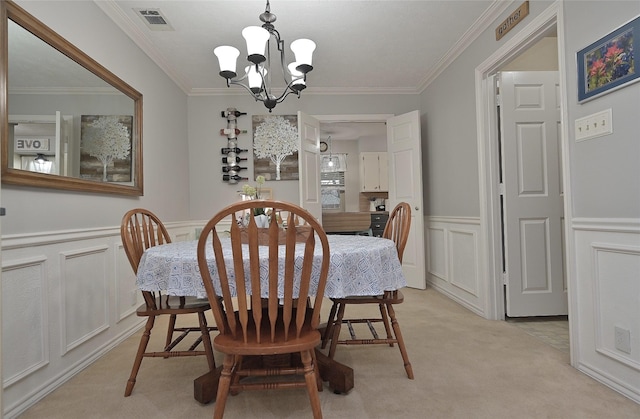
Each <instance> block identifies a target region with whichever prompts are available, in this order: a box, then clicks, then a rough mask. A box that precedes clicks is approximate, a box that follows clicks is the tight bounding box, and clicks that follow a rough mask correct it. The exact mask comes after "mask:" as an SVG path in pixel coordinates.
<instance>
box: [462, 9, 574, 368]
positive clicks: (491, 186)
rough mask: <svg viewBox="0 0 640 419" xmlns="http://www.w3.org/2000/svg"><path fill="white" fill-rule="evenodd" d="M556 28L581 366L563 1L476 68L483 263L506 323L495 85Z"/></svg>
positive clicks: (494, 314) (493, 307) (490, 298)
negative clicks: (516, 60) (501, 70)
mask: <svg viewBox="0 0 640 419" xmlns="http://www.w3.org/2000/svg"><path fill="white" fill-rule="evenodd" d="M553 26H556V28H557V33H558V65H559V69H558V70H559V73H560V89H561V96H562V110H561V116H560V117H561V121H562V142H561V144H562V156H563V162H562V174H563V179H564V185H563V190H564V196H565V202H564V213H565V220H567V222H566V223H565V239H566V245H565V246H566V255H567V256H566V257H567V288H568V292H567V294H568V300H569V319H570V321H569V330H570V336H571V364H572V365H573V366H576V362H577V354H578V350H579V348H578V343H577V342H578V339H577V332H578V328H577V320H578V307H577V304H576V301H575V299H576V296H577V295H576V273H575V242H574V240H575V239H574V237H573V234H571V231H570V225H571V224H572V223H571V220H572V219H573V213H572V193H571V170H570V159H569V145H568V139H569V124H568V123H567V121H568V113H567V112H568V111H567V109H568V101H567V88H566V85H565V80H566V63H565V57H564V54H563V51H564V50H565V48H564V27H563V26H564V23H563V9H562V1H556V2H555V3H553V4H552V5H551V6H549V7H548V8H547V9H545V10H544V11H543V12H542V13H540V15H538V16H537V17H536V18H535V19H533V20H532V21H531V22H530V23H529V24H528V25H527V26H525V27H524V28H522V30H521V31H520V32H518V33H517V34H515V36H514V37H513V38H511V39H509V40H508V41H507V42H506V43H505V44H504V45H503V46H502V47H500V48H498V49H497V50H496V51H495V52H494V53H493V54H492V55H491V56H490V57H489V58H487V59H486V60H485V61H484V62H483V63H482V64H480V65H479V66H478V67H476V70H475V79H476V81H475V83H476V120H477V136H478V137H477V138H478V170H479V189H480V219H481V225H482V237H484V240H485V243H486V246H481V247H483V250H484V251H485V254H483V255H481V257H482V259H483V260H485V261H487V263H486V266H485V270H484V277H485V278H486V279H487V302H488V307H487V315H488V316H489V318H492V319H504V298H503V295H504V291H503V288H504V287H503V280H502V275H499V272H498V269H497V267H498V266H500V264H499V261H500V255H499V254H498V252H497V250H496V249H498V246H499V244H500V242H499V237H500V236H499V234H498V233H497V232H499V230H498V228H499V222H497V209H496V203H497V202H498V198H497V197H498V193H497V192H498V191H497V185H496V184H495V183H496V182H493V181H492V179H497V178H496V177H494V176H493V174H494V173H495V172H496V170H497V163H498V162H497V157H496V153H495V150H494V148H495V146H494V143H495V141H492V138H495V135H494V134H495V122H494V121H493V120H492V118H493V117H492V114H493V113H494V112H493V109H494V107H493V105H494V103H493V102H494V99H493V94H492V92H491V88H490V87H491V86H490V84H489V83H490V81H491V80H492V75H494V74H495V73H496V72H497V71H498V69H499V68H500V67H501V66H502V65H503V64H505V63H506V62H507V61H509V60H510V59H511V58H513V57H515V56H517V55H518V54H520V53H521V52H522V51H524V50H525V49H527V48H528V47H529V46H530V45H532V44H533V43H534V42H536V41H537V40H538V39H539V38H540V37H541V36H542V35H543V34H544V33H545V31H547V30H548V29H550V28H552V27H553Z"/></svg>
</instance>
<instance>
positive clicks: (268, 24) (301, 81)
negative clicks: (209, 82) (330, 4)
mask: <svg viewBox="0 0 640 419" xmlns="http://www.w3.org/2000/svg"><path fill="white" fill-rule="evenodd" d="M259 19H260V21H261V22H262V26H247V27H246V28H244V29H243V30H242V36H243V37H244V39H245V40H246V43H247V60H248V61H249V63H252V64H253V65H251V64H250V65H249V66H248V67H245V66H244V65H241V68H244V69H245V72H246V73H245V74H244V75H242V77H237V76H238V75H237V73H236V60H237V58H238V56H239V55H240V52H239V51H238V50H237V49H236V48H234V47H230V46H222V47H218V48H216V49H215V50H214V51H213V52H214V53H215V55H216V56H217V57H218V61H219V63H220V76H222V77H223V78H225V79H226V81H227V87H231V85H236V86H240V87H242V88H244V89H245V90H246V91H247V92H248V93H249V94H250V95H251V96H252V97H253V98H254V99H255V100H257V101H261V102H262V103H264V106H265V107H266V108H267V109H269V112H271V110H272V109H273V108H275V106H276V105H277V104H278V103H281V102H282V101H283V100H284V99H285V98H286V97H287V96H289V95H290V94H291V93H293V94H294V95H296V96H298V97H300V92H301V91H302V90H304V89H305V88H306V87H307V83H306V82H307V73H308V72H310V71H311V70H313V65H312V61H311V60H312V58H313V51H314V50H315V49H316V44H315V42H313V41H311V40H309V39H297V40H295V41H293V42H292V43H291V45H290V48H291V51H292V52H293V53H294V55H295V60H293V61H294V62H293V63H291V64H289V65H288V66H285V63H286V62H287V61H288V60H287V59H286V57H285V45H286V44H285V41H284V39H282V38H280V32H278V31H277V30H276V28H275V26H274V23H275V21H276V15H275V14H273V13H271V6H270V5H269V0H267V5H266V8H265V11H264V13H262V14H260V16H259ZM272 42H273V45H272ZM272 55H273V56H272ZM276 55H277V56H279V60H278V59H274V67H271V64H272V63H271V58H274V57H275V56H276ZM278 64H281V68H280V70H281V71H282V77H283V78H284V82H285V84H286V86H285V87H284V89H283V90H282V91H281V92H280V93H274V90H278V89H277V88H276V89H273V87H274V86H273V85H272V83H271V78H272V77H274V76H275V75H276V72H277V71H276V69H275V67H276V65H278ZM267 73H269V76H268V77H266V76H267ZM281 80H282V79H281Z"/></svg>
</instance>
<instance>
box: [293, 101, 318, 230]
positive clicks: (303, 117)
mask: <svg viewBox="0 0 640 419" xmlns="http://www.w3.org/2000/svg"><path fill="white" fill-rule="evenodd" d="M298 136H299V137H300V149H299V151H298V169H299V171H300V176H299V181H298V184H299V186H300V206H301V207H302V208H305V209H306V210H307V211H309V212H310V213H311V214H313V216H314V217H316V218H317V219H318V222H320V224H322V197H321V192H320V164H321V162H320V121H318V120H317V119H315V118H314V117H312V116H310V115H307V114H305V113H304V112H301V111H298Z"/></svg>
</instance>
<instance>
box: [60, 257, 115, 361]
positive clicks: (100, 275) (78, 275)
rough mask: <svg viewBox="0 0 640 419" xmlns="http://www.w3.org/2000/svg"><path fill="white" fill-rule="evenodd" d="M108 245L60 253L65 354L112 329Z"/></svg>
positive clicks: (63, 351) (63, 352)
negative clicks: (110, 324) (110, 321)
mask: <svg viewBox="0 0 640 419" xmlns="http://www.w3.org/2000/svg"><path fill="white" fill-rule="evenodd" d="M107 250H109V247H108V246H106V245H105V246H97V247H89V248H82V249H77V250H73V251H69V252H61V253H60V278H61V287H62V293H61V294H62V319H63V321H62V336H63V340H62V345H63V349H62V354H63V355H64V354H66V353H67V352H69V351H70V350H72V349H73V348H75V347H77V346H79V345H81V344H82V343H84V342H85V341H87V340H89V339H91V338H92V337H94V336H95V335H97V334H98V333H100V332H102V331H104V330H106V329H107V328H108V327H109V313H108V306H109V301H108V298H109V294H108V293H107V292H105V290H108V287H107V278H106V275H107V269H106V267H107V260H106V257H107Z"/></svg>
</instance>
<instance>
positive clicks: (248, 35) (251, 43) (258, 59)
mask: <svg viewBox="0 0 640 419" xmlns="http://www.w3.org/2000/svg"><path fill="white" fill-rule="evenodd" d="M242 36H243V37H244V39H245V40H246V41H247V60H249V61H251V62H252V63H254V64H260V63H262V62H264V61H265V60H266V57H265V56H264V50H265V48H266V46H267V41H268V40H269V36H270V35H269V31H267V30H266V29H264V28H261V27H260V26H247V27H246V28H244V29H243V30H242Z"/></svg>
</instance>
